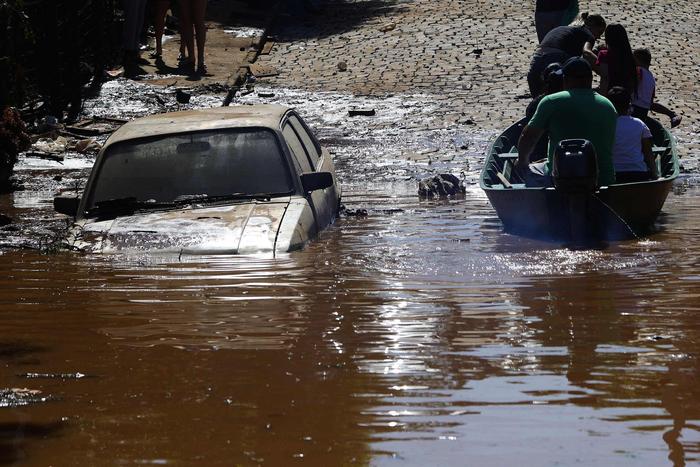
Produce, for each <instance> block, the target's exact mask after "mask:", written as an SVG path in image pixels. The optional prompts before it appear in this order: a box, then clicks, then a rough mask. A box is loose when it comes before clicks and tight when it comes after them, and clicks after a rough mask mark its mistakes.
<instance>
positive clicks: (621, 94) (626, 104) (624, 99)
mask: <svg viewBox="0 0 700 467" xmlns="http://www.w3.org/2000/svg"><path fill="white" fill-rule="evenodd" d="M608 99H609V100H610V102H612V104H613V105H614V106H615V110H617V114H618V115H627V114H629V110H630V102H632V94H631V93H630V92H629V91H628V90H627V89H625V88H623V87H622V86H615V87H613V88H610V90H609V91H608Z"/></svg>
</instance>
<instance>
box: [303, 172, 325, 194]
mask: <svg viewBox="0 0 700 467" xmlns="http://www.w3.org/2000/svg"><path fill="white" fill-rule="evenodd" d="M301 185H302V186H303V187H304V191H305V192H307V193H308V192H309V191H316V190H324V189H326V188H330V187H332V186H333V174H331V173H330V172H307V173H303V174H301Z"/></svg>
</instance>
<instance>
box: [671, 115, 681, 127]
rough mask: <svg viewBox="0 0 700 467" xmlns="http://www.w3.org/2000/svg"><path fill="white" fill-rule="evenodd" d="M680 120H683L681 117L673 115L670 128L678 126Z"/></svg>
mask: <svg viewBox="0 0 700 467" xmlns="http://www.w3.org/2000/svg"><path fill="white" fill-rule="evenodd" d="M681 120H683V117H681V116H680V115H676V114H673V116H671V128H676V127H677V126H678V125H680V124H681Z"/></svg>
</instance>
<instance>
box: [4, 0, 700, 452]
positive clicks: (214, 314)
mask: <svg viewBox="0 0 700 467" xmlns="http://www.w3.org/2000/svg"><path fill="white" fill-rule="evenodd" d="M351 3H357V4H358V5H359V6H368V5H364V4H370V5H374V6H377V5H379V6H381V5H385V6H386V5H388V6H389V7H390V8H387V9H385V10H381V14H382V15H385V16H386V17H384V16H378V18H381V21H379V20H376V21H375V22H367V21H363V22H358V21H353V22H352V28H350V27H348V30H347V32H342V33H341V34H339V35H337V36H332V35H328V36H323V35H321V36H319V37H321V38H323V37H326V39H327V41H328V42H327V43H321V42H322V39H318V40H319V43H317V44H314V47H313V48H312V49H313V50H314V53H315V54H316V55H317V56H322V55H323V54H328V56H329V57H331V58H329V59H328V60H327V61H326V62H327V64H328V65H329V66H331V65H332V67H337V63H333V62H334V61H335V59H334V58H333V56H332V54H331V52H330V50H334V47H336V46H337V44H335V41H336V40H339V41H342V42H348V41H346V40H344V39H342V38H343V37H345V35H353V34H360V32H362V31H365V32H366V31H368V30H373V31H374V30H376V22H377V21H378V22H379V23H381V24H382V25H383V24H385V23H387V22H388V20H389V19H390V18H391V19H394V20H396V21H395V22H396V26H397V27H396V28H395V29H392V30H391V31H388V32H387V34H391V33H392V31H395V30H396V29H398V28H399V25H403V26H401V27H406V28H407V29H406V31H407V32H406V33H407V34H408V31H410V27H409V24H407V23H406V21H398V19H400V18H394V16H390V14H391V15H396V14H408V13H411V14H414V13H416V12H422V14H424V15H428V16H431V17H434V16H436V15H438V14H439V13H440V12H441V11H442V12H444V11H448V10H450V8H453V9H454V8H458V7H459V8H467V7H470V6H471V7H472V8H476V7H475V5H479V2H457V3H455V2H444V4H443V2H440V4H441V5H442V6H443V7H450V8H445V9H440V8H438V7H437V6H435V7H432V6H431V5H437V2H433V3H428V2H422V1H417V2H399V3H391V4H384V3H383V2H351ZM494 3H497V2H494ZM645 5H646V3H645ZM662 5H666V4H662ZM479 7H480V8H481V7H483V8H486V9H487V10H488V11H481V12H480V11H476V10H475V11H473V12H472V13H471V14H472V15H477V14H482V13H483V14H484V15H485V17H487V18H490V17H491V15H493V17H494V18H501V17H502V19H499V21H503V22H504V23H503V24H504V25H505V26H509V25H510V24H511V23H510V22H511V21H517V19H518V18H519V17H518V16H517V15H523V14H524V13H523V11H524V10H523V9H522V8H523V7H517V8H516V7H513V8H514V10H513V12H510V10H509V11H508V12H503V11H501V12H497V11H491V10H490V9H488V7H486V6H483V5H480V6H479ZM687 8H691V7H687V6H685V4H683V5H680V6H679V7H678V11H681V12H683V11H685V10H684V9H687ZM450 11H451V13H450V15H452V16H450V17H451V18H453V19H454V18H456V17H457V16H458V15H457V13H459V10H450ZM673 11H674V14H677V13H675V12H676V10H673ZM401 12H404V13H401ZM513 15H515V16H513ZM407 17H408V16H407ZM332 18H333V16H332V15H328V16H327V17H326V19H327V21H328V24H332V22H331V19H332ZM346 19H352V15H346ZM455 21H456V20H455ZM303 27H304V28H306V29H309V28H311V29H313V28H314V26H313V23H307V24H305V25H303ZM456 27H457V26H455V28H456ZM489 29H490V30H493V28H489ZM455 30H457V29H455ZM316 33H317V32H314V34H316ZM275 34H276V35H277V37H278V38H279V39H280V40H281V39H282V38H283V37H285V34H288V35H289V36H291V35H292V34H298V33H295V32H294V30H293V29H290V30H285V29H280V30H278V31H275ZM382 34H384V33H382ZM450 34H452V33H450ZM523 34H524V33H523ZM669 34H670V32H669ZM666 37H668V36H666ZM326 39H323V40H326ZM306 41H307V39H303V38H299V39H295V40H291V41H290V42H288V43H286V44H282V43H277V44H276V45H275V48H274V49H273V51H272V53H271V54H270V55H269V56H268V58H263V59H262V62H263V63H266V60H270V61H272V60H274V61H275V62H276V63H277V66H280V65H281V64H282V63H290V62H291V61H294V60H302V55H298V56H297V55H294V54H293V52H292V51H293V50H294V47H295V46H299V47H301V46H303V45H302V44H303V43H305V42H306ZM353 44H354V42H350V43H349V45H350V47H349V48H348V49H342V50H343V51H344V52H343V53H346V54H350V53H351V52H350V50H354V47H353V46H352V45H353ZM478 45H479V44H477V43H476V42H475V44H474V46H475V47H476V46H478ZM471 46H472V44H471V43H470V46H469V47H471ZM690 46H691V45H689V46H688V47H690ZM390 49H391V50H395V51H396V52H392V53H399V51H402V53H404V54H405V56H406V57H412V58H415V57H417V56H420V54H415V53H412V51H414V48H413V47H412V44H411V43H410V42H407V41H398V42H397V43H396V44H394V45H392V47H390ZM484 49H485V50H486V48H484ZM309 54H310V52H309V50H307V51H306V55H304V56H309ZM482 55H484V57H483V58H487V52H486V51H484V52H483V54H482ZM690 59H692V58H690ZM287 60H288V61H289V62H286V61H287ZM346 60H347V64H348V72H350V71H352V70H353V69H354V64H353V63H352V61H351V60H349V59H346ZM377 60H378V62H380V61H381V60H382V59H381V58H377ZM392 60H395V59H392ZM392 63H393V62H392ZM319 66H321V65H320V64H319ZM324 66H325V65H324ZM518 66H526V65H522V64H519V65H518ZM306 68H307V67H306V66H305V64H304V63H303V62H302V63H299V69H306ZM280 69H283V70H292V69H293V68H292V67H291V66H289V67H287V66H285V67H282V66H280ZM295 69H296V68H295ZM297 73H298V74H299V78H298V79H297V78H294V76H296V74H297ZM346 73H347V72H346ZM322 75H323V73H316V74H315V75H314V76H322ZM310 76H311V75H308V74H305V72H301V71H295V72H294V73H287V74H286V75H285V74H284V73H283V74H281V75H280V77H279V78H272V79H270V80H259V81H258V82H257V84H256V85H255V88H254V89H252V90H251V92H250V93H248V94H246V95H244V96H240V97H239V98H238V99H237V102H238V103H255V102H276V103H284V104H287V105H290V106H294V107H296V108H297V109H298V110H299V112H300V113H301V115H303V116H304V118H305V119H306V120H307V121H308V122H309V123H310V126H311V127H312V128H313V129H314V131H315V132H316V134H317V135H318V136H319V138H320V140H321V142H322V144H323V145H324V146H326V147H328V148H329V150H330V152H331V154H333V156H334V159H335V161H336V166H337V169H338V174H339V177H340V181H341V184H342V186H343V193H344V195H343V202H344V204H345V205H346V206H347V208H348V209H349V210H350V211H351V212H358V211H366V213H367V215H366V216H343V217H341V218H340V219H339V220H338V222H337V223H336V225H334V226H333V227H332V228H330V229H329V230H327V231H325V232H323V233H322V235H321V237H320V238H319V239H318V240H316V241H314V242H312V243H311V244H309V245H308V246H307V248H306V249H304V250H302V251H299V252H295V253H293V254H290V255H284V256H282V257H280V258H276V259H272V258H265V257H216V258H215V257H203V258H190V259H189V260H188V261H186V262H181V261H178V258H173V257H169V256H153V255H147V254H138V255H131V256H126V255H120V256H117V255H105V256H98V255H83V254H77V253H72V252H65V251H59V250H56V249H55V245H56V239H57V238H59V237H60V233H61V231H62V228H63V227H65V225H66V220H65V219H64V218H62V217H61V216H57V215H54V214H53V212H52V210H51V204H50V202H51V198H52V197H53V196H54V195H55V194H56V193H57V192H59V191H63V190H70V189H73V188H75V187H76V186H80V185H82V184H84V181H85V179H86V177H87V174H88V173H89V169H90V167H91V165H92V161H93V160H94V159H93V156H90V155H84V154H78V153H67V154H66V155H65V159H64V161H63V162H62V163H59V162H54V161H47V160H43V159H35V158H23V159H22V160H21V163H20V164H19V166H18V167H17V179H18V181H19V182H20V183H21V184H23V185H24V186H25V190H24V191H17V192H15V193H14V194H10V195H2V196H0V209H1V210H2V212H3V213H7V215H9V216H10V217H11V218H12V219H14V223H13V224H11V225H10V226H9V227H4V228H2V230H1V232H2V234H1V235H0V243H1V245H0V278H1V279H0V282H1V283H2V286H1V287H0V291H1V292H0V310H2V315H3V319H2V320H1V321H0V363H2V365H0V382H1V383H0V462H2V463H10V464H11V463H18V464H23V465H57V464H58V465H75V464H86V463H88V464H96V465H102V464H107V465H114V464H166V465H192V464H199V465H232V464H233V465H237V464H240V465H294V464H297V463H298V464H300V465H301V464H307V465H348V464H356V465H464V464H469V465H472V464H474V465H507V464H514V463H518V464H523V465H553V464H560V465H571V464H581V465H674V466H681V465H690V464H694V463H698V462H699V461H700V456H699V454H698V453H699V452H700V431H699V430H698V427H699V426H700V425H699V419H700V413H698V403H699V402H700V392H699V390H698V387H697V381H698V377H699V376H700V375H699V373H700V366H699V365H698V355H699V353H700V325H699V324H698V323H699V322H698V319H697V315H696V313H698V312H700V310H699V309H698V300H697V290H698V281H700V276H699V275H698V274H697V269H698V257H700V251H699V250H698V247H697V242H696V241H695V240H696V239H697V238H698V234H699V233H700V232H698V222H697V219H698V218H699V216H700V208H699V207H698V206H697V202H696V200H697V196H698V195H699V194H700V188H698V183H697V182H698V180H699V177H698V174H697V170H696V167H697V160H698V157H697V153H696V152H695V151H696V150H695V149H693V148H694V146H692V141H697V139H698V132H697V130H696V129H694V128H697V127H693V126H692V125H693V120H692V118H689V119H688V122H687V123H688V126H687V127H686V126H685V123H684V129H683V130H681V133H680V134H679V135H680V136H681V139H682V141H681V150H682V151H684V159H683V164H684V166H685V167H686V168H685V173H684V174H683V175H682V177H681V178H680V179H679V181H678V182H677V184H676V186H675V188H674V192H673V194H672V195H671V196H669V199H668V201H667V204H666V206H665V208H664V212H663V214H662V216H661V218H660V219H659V229H660V231H659V233H657V234H655V235H653V236H651V237H649V238H646V239H642V240H632V241H625V242H618V243H612V244H610V245H608V247H607V248H604V249H601V250H589V251H569V250H567V249H565V248H562V247H561V246H560V245H556V244H550V243H542V242H536V241H533V240H527V239H523V238H519V237H515V236H511V235H507V234H504V233H503V232H502V231H501V224H500V222H499V220H498V218H497V217H496V215H495V212H494V211H493V209H492V208H491V207H490V205H489V204H488V201H487V199H486V197H485V195H484V194H483V193H482V192H481V191H480V190H479V188H478V185H477V183H476V181H477V178H478V173H479V170H480V169H481V164H482V162H483V154H484V151H485V148H486V146H487V144H488V141H489V140H490V139H491V138H492V137H493V136H494V135H495V134H496V131H497V130H498V128H500V127H501V126H504V124H507V123H508V122H502V121H500V120H494V119H493V118H491V117H492V116H493V115H495V114H490V115H491V116H489V117H488V118H485V117H484V114H481V113H479V112H480V110H479V109H480V108H482V107H484V108H486V107H487V103H486V102H484V103H479V102H475V101H473V100H472V101H470V100H463V99H452V100H450V99H449V98H442V97H440V96H441V95H442V94H443V93H450V92H452V90H453V88H452V87H451V86H452V85H451V83H453V81H452V80H449V79H446V80H445V82H444V83H442V84H435V83H434V82H433V83H432V84H430V85H425V86H424V85H423V84H422V81H421V79H419V78H418V77H415V76H414V77H407V78H404V79H405V80H407V82H408V83H409V84H410V86H409V87H408V88H407V89H405V90H403V91H400V92H399V91H394V92H390V93H386V92H384V91H381V92H374V91H371V92H369V91H368V92H365V93H360V92H357V91H355V90H353V89H350V88H349V87H345V84H344V81H343V80H342V79H341V77H342V76H345V75H342V74H338V75H332V74H331V72H329V78H328V81H327V82H323V83H316V82H315V81H314V80H313V79H312V77H310ZM372 76H373V75H372V73H371V69H369V68H367V67H365V83H371V82H374V81H373V78H372ZM343 79H344V78H343ZM514 85H515V87H514V88H513V87H511V88H508V87H507V86H505V85H502V87H503V92H504V93H506V94H509V95H510V94H512V95H513V96H515V97H517V94H518V93H520V88H519V87H518V86H521V87H523V89H524V86H525V84H524V82H520V81H518V82H515V81H514ZM506 88H507V89H506ZM491 91H493V89H491V90H488V92H491ZM484 92H486V91H484ZM495 92H500V91H498V90H497V91H495ZM684 92H685V91H683V90H679V91H678V93H677V96H683V95H685V94H683V93H684ZM690 92H691V93H692V92H696V91H694V90H692V89H691V90H690ZM448 95H449V94H448ZM436 96H438V97H436ZM222 98H223V95H222V94H217V93H208V92H206V91H202V93H198V92H194V93H193V96H192V99H191V101H190V103H188V104H178V103H177V99H176V96H175V94H174V90H173V89H171V88H167V87H165V88H153V87H150V86H148V85H146V84H144V83H133V82H129V81H124V80H116V81H113V82H110V83H108V84H107V85H106V86H105V87H104V88H103V95H102V97H101V98H99V99H97V100H94V101H90V102H88V103H87V104H86V116H90V115H95V116H112V117H125V118H132V117H136V116H140V115H144V114H147V113H152V112H155V111H166V110H175V109H178V108H181V109H185V108H196V107H207V106H211V105H218V103H219V102H221V100H222ZM677 98H678V99H680V97H677ZM465 102H470V105H469V106H467V108H466V110H465V108H463V107H464V106H465ZM514 102H516V103H521V104H522V107H523V108H524V106H525V101H520V100H517V99H516V100H514ZM471 104H473V105H471ZM460 106H461V107H460ZM490 108H491V112H496V113H499V112H504V117H503V120H508V119H510V118H511V117H510V112H514V111H513V110H512V109H510V108H507V109H506V110H501V109H502V108H503V106H501V104H500V103H499V101H498V99H493V102H491V104H490ZM679 108H681V109H682V111H683V112H684V113H685V115H686V116H688V115H690V114H689V112H691V110H692V109H694V108H696V107H692V108H691V109H686V108H685V107H681V106H679ZM350 109H375V111H376V112H375V115H374V116H362V115H360V116H355V117H350V116H349V113H348V112H349V110H350ZM462 113H465V115H464V116H463V115H462ZM499 115H500V114H499ZM513 115H514V114H513ZM453 117H454V118H457V119H460V118H463V117H464V118H468V119H473V121H474V122H475V124H470V123H468V122H467V121H466V120H465V121H464V122H462V123H461V124H454V121H452V118H453ZM499 118H500V117H499ZM695 122H696V123H695V125H697V121H696V120H695ZM435 173H454V174H455V175H458V176H459V177H460V178H461V179H463V180H465V181H466V185H467V192H466V194H465V196H464V197H463V198H457V199H450V200H431V201H421V200H419V199H418V196H417V181H418V180H419V179H421V178H423V177H426V176H429V175H433V174H435ZM20 246H21V247H23V248H19V247H20ZM58 460H60V462H59V461H58Z"/></svg>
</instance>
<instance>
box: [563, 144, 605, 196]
mask: <svg viewBox="0 0 700 467" xmlns="http://www.w3.org/2000/svg"><path fill="white" fill-rule="evenodd" d="M552 179H553V181H554V186H555V187H556V188H557V190H560V191H562V192H564V193H591V192H593V191H595V189H596V187H597V186H598V158H597V156H596V152H595V148H594V147H593V143H591V142H590V141H588V140H587V139H565V140H562V141H560V142H559V144H558V145H557V147H556V148H555V150H554V156H553V160H552Z"/></svg>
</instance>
